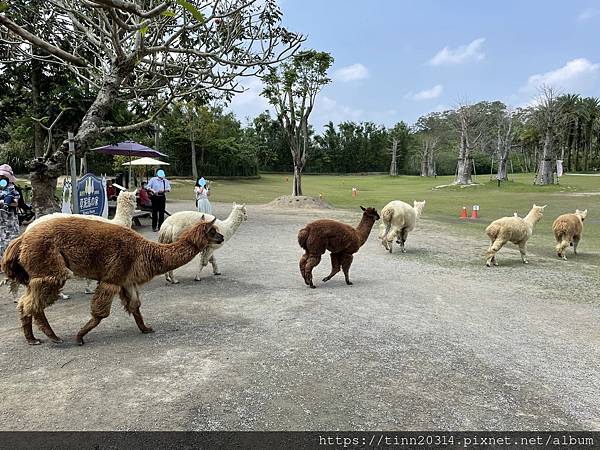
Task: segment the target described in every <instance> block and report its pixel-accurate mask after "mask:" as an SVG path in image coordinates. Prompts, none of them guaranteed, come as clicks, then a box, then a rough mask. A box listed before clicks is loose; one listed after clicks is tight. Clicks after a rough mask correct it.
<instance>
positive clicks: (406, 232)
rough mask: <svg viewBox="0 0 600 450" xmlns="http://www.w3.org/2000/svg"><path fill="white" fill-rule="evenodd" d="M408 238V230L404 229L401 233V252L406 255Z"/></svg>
mask: <svg viewBox="0 0 600 450" xmlns="http://www.w3.org/2000/svg"><path fill="white" fill-rule="evenodd" d="M407 237H408V230H407V229H406V228H402V231H401V232H400V251H401V252H402V253H406V247H405V244H406V238H407Z"/></svg>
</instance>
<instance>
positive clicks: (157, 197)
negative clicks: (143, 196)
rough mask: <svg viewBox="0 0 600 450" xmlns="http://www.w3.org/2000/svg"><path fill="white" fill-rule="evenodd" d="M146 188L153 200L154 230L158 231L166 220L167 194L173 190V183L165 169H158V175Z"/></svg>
mask: <svg viewBox="0 0 600 450" xmlns="http://www.w3.org/2000/svg"><path fill="white" fill-rule="evenodd" d="M146 189H147V190H148V193H149V194H150V201H151V202H152V231H158V230H159V229H160V226H161V225H162V223H163V222H164V221H165V206H166V203H167V197H166V194H167V192H171V185H170V184H169V180H167V178H166V176H165V171H164V170H162V169H161V170H158V171H157V172H156V176H155V177H153V178H150V181H148V185H147V186H146Z"/></svg>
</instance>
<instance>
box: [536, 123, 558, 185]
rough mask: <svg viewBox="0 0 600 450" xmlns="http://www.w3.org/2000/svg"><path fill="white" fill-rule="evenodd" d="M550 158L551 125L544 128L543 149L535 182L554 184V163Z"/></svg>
mask: <svg viewBox="0 0 600 450" xmlns="http://www.w3.org/2000/svg"><path fill="white" fill-rule="evenodd" d="M552 163H553V158H552V127H547V128H546V136H545V137H544V149H543V151H542V157H541V159H540V164H539V166H538V173H537V177H536V181H535V182H536V184H554V165H553V164H552Z"/></svg>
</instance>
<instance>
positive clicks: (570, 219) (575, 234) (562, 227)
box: [552, 209, 587, 261]
mask: <svg viewBox="0 0 600 450" xmlns="http://www.w3.org/2000/svg"><path fill="white" fill-rule="evenodd" d="M586 217H587V209H586V210H585V211H580V210H578V209H577V210H575V213H574V214H563V215H562V216H558V218H557V219H556V220H555V221H554V223H553V224H552V231H554V237H555V239H556V242H557V245H556V247H555V248H556V253H557V254H558V257H559V258H562V259H564V260H565V261H566V260H567V255H565V251H566V250H567V248H568V247H569V245H571V244H572V245H573V253H575V254H577V246H578V245H579V241H580V239H581V234H582V233H583V221H584V220H585V218H586Z"/></svg>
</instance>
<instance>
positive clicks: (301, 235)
mask: <svg viewBox="0 0 600 450" xmlns="http://www.w3.org/2000/svg"><path fill="white" fill-rule="evenodd" d="M309 234H310V233H309V231H308V228H302V229H301V230H300V231H299V232H298V244H300V247H302V248H303V249H304V250H308V248H307V246H306V241H307V240H308V235H309Z"/></svg>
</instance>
